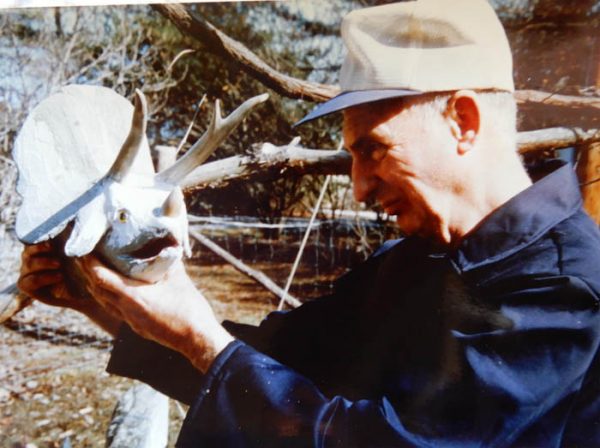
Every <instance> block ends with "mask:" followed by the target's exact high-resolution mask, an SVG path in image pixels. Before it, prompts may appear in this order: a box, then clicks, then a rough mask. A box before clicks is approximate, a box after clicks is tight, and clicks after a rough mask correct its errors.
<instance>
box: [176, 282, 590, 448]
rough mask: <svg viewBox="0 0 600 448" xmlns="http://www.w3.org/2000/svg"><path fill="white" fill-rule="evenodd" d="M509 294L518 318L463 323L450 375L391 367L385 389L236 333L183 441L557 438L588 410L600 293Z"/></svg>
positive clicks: (466, 442) (539, 442) (538, 442)
mask: <svg viewBox="0 0 600 448" xmlns="http://www.w3.org/2000/svg"><path fill="white" fill-rule="evenodd" d="M499 300H501V301H502V302H503V306H505V307H506V311H507V313H508V314H509V315H510V316H511V317H512V318H513V319H514V322H515V326H514V327H513V328H510V329H504V330H495V331H483V332H470V333H463V332H460V331H452V333H451V336H452V338H453V339H454V341H455V342H456V343H457V347H459V356H457V357H456V360H457V362H458V364H457V365H454V366H450V367H449V369H448V370H447V371H446V372H445V373H446V376H445V378H444V380H443V381H441V380H440V377H436V378H433V379H432V381H431V382H429V383H428V384H427V385H426V386H423V384H418V383H413V384H410V383H409V382H408V379H409V378H408V377H407V376H406V375H403V374H402V373H401V372H397V374H393V373H392V374H390V375H389V376H387V377H386V379H385V381H386V384H385V391H384V392H383V393H382V394H381V396H380V397H378V398H370V399H353V400H350V399H347V398H346V397H344V396H341V395H337V396H331V395H326V394H324V393H323V392H322V390H321V389H320V388H319V387H317V385H316V384H315V382H314V381H312V380H311V379H309V378H307V377H306V376H304V375H301V374H299V373H298V372H297V371H295V370H293V369H291V368H290V367H289V366H286V365H283V364H281V363H280V362H278V361H276V360H275V359H273V358H271V357H269V356H266V355H265V354H263V353H260V352H258V351H256V350H254V349H253V348H251V347H249V346H248V345H246V344H243V343H240V342H235V343H233V344H231V345H230V346H228V347H227V349H226V350H225V351H224V352H222V353H221V354H220V356H219V357H218V358H217V359H216V361H215V362H214V363H213V365H212V367H211V369H210V370H209V371H208V373H207V374H206V375H205V377H204V378H203V379H202V382H201V385H200V390H201V391H200V395H199V396H198V398H197V400H196V402H195V403H194V404H193V405H192V407H191V408H190V412H189V414H188V416H187V419H186V422H185V424H184V427H183V429H182V432H181V435H180V439H179V444H180V446H199V445H202V444H203V443H204V444H206V446H222V447H227V446H231V447H237V446H303V447H305V446H306V447H307V446H315V447H323V446H340V447H354V446H386V447H388V446H482V445H483V446H514V445H516V446H558V445H560V444H561V441H562V437H563V430H564V428H565V425H566V422H567V421H568V420H569V418H571V419H574V418H576V412H579V411H578V406H577V404H576V403H577V401H578V400H579V398H578V397H579V396H582V395H584V394H585V391H586V390H587V389H586V388H587V387H588V383H589V381H590V380H593V377H594V376H596V375H597V374H598V372H591V371H589V369H590V365H591V364H592V362H593V359H594V357H595V354H596V353H597V348H598V341H599V335H598V333H599V328H598V311H597V304H598V302H597V298H596V297H595V296H594V295H593V294H591V293H590V291H589V290H588V289H587V287H586V285H585V284H584V283H583V282H581V281H580V280H579V279H577V278H573V277H567V276H565V277H550V278H532V279H528V280H527V284H526V290H520V291H507V292H506V293H505V294H504V295H503V296H502V297H500V298H499ZM423 378H425V375H423V376H422V377H419V378H417V380H419V379H423ZM342 380H343V378H342ZM418 390H421V391H424V393H420V394H419V393H417V391H418ZM423 397H427V400H419V399H422V398H423ZM586 397H587V395H586ZM585 401H586V402H590V401H591V406H590V405H586V413H587V414H589V412H590V409H592V410H593V409H596V408H597V407H598V405H599V404H600V398H599V397H598V396H594V397H587V398H586V400H585ZM588 404H589V403H588ZM588 417H589V415H588ZM571 424H572V425H576V422H571ZM579 434H580V435H581V434H585V436H581V437H580V439H579V440H580V441H581V440H585V441H586V443H587V445H588V446H595V445H596V444H597V443H598V437H599V436H600V433H599V431H598V430H597V429H595V427H585V428H583V427H581V428H580V429H579Z"/></svg>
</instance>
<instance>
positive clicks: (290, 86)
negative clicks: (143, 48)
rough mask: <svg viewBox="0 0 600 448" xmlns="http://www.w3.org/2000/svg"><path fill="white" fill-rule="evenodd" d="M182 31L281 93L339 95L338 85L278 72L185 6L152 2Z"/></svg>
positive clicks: (308, 96)
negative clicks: (194, 14)
mask: <svg viewBox="0 0 600 448" xmlns="http://www.w3.org/2000/svg"><path fill="white" fill-rule="evenodd" d="M152 6H153V8H154V9H156V10H157V11H159V12H160V13H161V14H162V15H163V16H165V17H166V18H167V19H169V20H170V21H171V22H173V24H175V26H176V27H177V28H179V30H180V31H181V32H182V33H183V34H186V35H188V36H191V37H193V38H195V39H197V40H198V41H200V42H201V43H203V44H204V45H206V47H207V48H208V49H209V50H210V51H212V52H213V53H215V54H217V55H219V56H223V57H226V58H227V59H229V60H231V61H233V62H236V63H238V64H240V66H241V68H242V69H243V70H244V71H246V72H247V73H248V74H250V75H251V76H252V77H254V78H256V79H257V80H258V81H260V82H262V83H263V84H264V85H265V86H267V87H269V88H270V89H273V90H274V91H276V92H277V93H279V94H281V95H285V96H288V97H291V98H297V99H306V100H311V101H317V102H320V101H326V100H328V99H329V98H332V97H333V96H335V95H337V94H338V93H339V89H338V88H337V87H335V86H330V85H326V84H317V83H312V82H309V81H304V80H300V79H296V78H292V77H291V76H288V75H285V74H283V73H280V72H278V71H277V70H275V69H274V68H273V67H271V66H269V65H268V64H266V63H265V62H264V61H263V60H262V59H260V58H259V57H258V56H257V55H256V54H254V53H253V52H252V51H250V50H249V49H248V48H247V47H245V46H244V45H243V44H241V43H240V42H238V41H236V40H234V39H232V38H230V37H229V36H227V35H226V34H225V33H223V32H222V31H220V30H219V29H217V28H216V27H215V26H213V25H212V24H211V23H209V22H208V21H207V20H205V19H202V18H200V17H197V16H193V15H192V14H191V12H190V11H189V10H188V9H187V8H186V7H185V6H183V5H177V4H161V5H152Z"/></svg>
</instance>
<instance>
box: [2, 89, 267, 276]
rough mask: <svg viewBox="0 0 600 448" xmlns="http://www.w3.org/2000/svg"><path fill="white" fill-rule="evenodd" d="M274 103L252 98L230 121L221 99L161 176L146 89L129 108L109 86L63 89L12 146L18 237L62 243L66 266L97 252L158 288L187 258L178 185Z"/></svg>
mask: <svg viewBox="0 0 600 448" xmlns="http://www.w3.org/2000/svg"><path fill="white" fill-rule="evenodd" d="M267 98H268V95H267V94H264V95H260V96H257V97H254V98H251V99H249V100H248V101H246V102H245V103H243V104H242V105H241V106H240V107H239V108H238V109H236V110H235V111H234V112H232V113H231V114H230V115H229V116H227V117H226V118H222V117H221V114H220V107H219V102H218V101H217V102H216V104H215V112H214V116H213V118H212V121H211V124H210V126H209V128H208V130H207V131H206V132H205V134H204V135H203V136H202V137H201V138H200V139H199V140H198V141H197V142H196V143H195V144H194V145H193V146H192V148H190V149H189V150H188V151H187V152H186V154H185V155H184V156H183V157H181V158H180V159H179V160H177V161H176V162H175V163H174V164H173V165H172V166H170V167H168V168H166V169H164V170H163V171H161V172H159V173H155V172H154V169H153V165H152V161H151V157H150V151H149V147H148V142H147V140H146V120H147V106H146V100H145V97H144V95H143V94H142V92H141V91H139V90H137V91H136V98H135V107H132V105H131V104H130V103H129V101H127V100H126V99H125V98H124V97H122V96H120V95H118V94H117V93H115V92H113V91H112V90H110V89H107V88H104V87H94V86H81V85H71V86H67V87H64V88H62V89H61V90H60V91H59V92H58V93H56V94H54V95H52V96H50V97H48V98H47V99H45V100H43V101H42V102H41V103H40V104H39V105H38V106H37V107H36V108H35V109H34V110H33V111H32V112H31V114H30V115H29V116H28V118H27V120H26V121H25V124H24V125H23V128H22V129H21V131H20V133H19V135H18V137H17V140H16V143H15V148H14V152H13V157H14V160H15V162H16V163H17V167H18V169H19V181H18V185H17V191H18V192H19V193H20V194H21V196H22V197H23V203H22V206H21V208H20V210H19V212H18V215H17V222H16V232H17V236H18V237H19V239H20V240H21V241H23V242H24V243H27V244H32V243H38V242H41V241H45V240H48V239H54V240H55V241H57V242H59V244H61V246H62V245H63V244H64V253H65V255H66V256H67V259H68V258H69V257H80V256H83V255H85V254H88V253H90V252H92V251H93V250H96V252H97V253H99V254H100V255H101V256H102V257H103V258H104V259H105V261H106V262H108V263H109V264H110V265H112V266H113V267H114V268H116V269H117V270H118V271H120V272H121V273H123V274H125V275H127V276H130V277H133V278H137V279H141V280H145V281H149V282H154V281H157V280H158V279H160V278H161V277H162V276H163V275H164V273H165V272H166V271H167V270H168V268H169V266H171V265H172V263H173V262H174V261H175V260H177V259H179V258H181V257H182V256H183V254H184V253H185V254H188V255H189V250H190V247H189V240H188V223H187V214H186V207H185V203H184V200H183V194H182V192H181V189H180V188H179V186H178V185H179V184H180V183H181V182H182V181H183V179H184V178H185V176H186V175H187V174H189V173H190V172H191V171H193V170H194V168H196V167H197V166H198V165H200V164H201V163H203V162H204V161H205V160H206V159H207V158H208V157H209V156H210V155H211V154H212V153H213V152H214V150H215V149H216V148H217V147H218V145H219V144H220V143H221V142H222V141H223V140H225V139H226V138H227V136H228V135H229V134H230V133H231V132H232V131H233V130H234V129H235V128H236V127H237V125H239V124H240V123H241V122H242V121H243V119H244V117H245V116H246V115H247V114H248V113H249V111H250V110H251V109H252V108H253V107H254V106H256V105H257V104H259V103H262V102H264V101H266V99H267ZM119 148H120V150H119ZM73 266H74V264H73V263H72V262H71V265H70V267H69V269H70V270H71V269H73ZM72 274H73V275H74V277H77V275H78V274H77V272H72Z"/></svg>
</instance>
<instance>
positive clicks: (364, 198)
mask: <svg viewBox="0 0 600 448" xmlns="http://www.w3.org/2000/svg"><path fill="white" fill-rule="evenodd" d="M376 187H377V177H376V176H375V175H374V174H373V170H372V169H371V167H370V166H369V163H368V162H365V161H361V160H359V159H358V158H356V159H353V160H352V188H353V190H354V199H355V200H356V201H358V202H368V201H370V200H373V199H375V198H374V196H375V189H376Z"/></svg>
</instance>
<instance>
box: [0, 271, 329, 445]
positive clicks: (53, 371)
mask: <svg viewBox="0 0 600 448" xmlns="http://www.w3.org/2000/svg"><path fill="white" fill-rule="evenodd" d="M253 267H255V268H258V269H261V270H263V271H264V272H265V273H266V274H267V275H269V276H270V277H271V278H274V279H278V280H277V281H278V282H279V284H283V283H282V282H281V278H285V272H287V271H288V270H289V264H285V265H283V264H275V263H262V264H261V263H257V264H256V265H253ZM188 269H189V272H190V274H191V275H192V276H193V278H194V279H196V281H197V284H198V286H199V288H200V289H201V290H202V291H203V292H204V293H205V295H206V296H207V298H208V299H209V301H210V302H211V304H212V306H213V308H214V310H215V313H216V314H217V315H218V317H219V318H220V319H231V320H235V321H238V322H245V323H258V322H259V321H260V320H261V319H262V318H263V317H264V316H265V315H266V314H267V313H268V312H270V311H272V310H274V309H276V307H277V303H278V301H277V299H276V298H275V297H274V296H273V295H272V294H270V293H269V292H268V291H266V290H264V289H263V288H262V287H261V286H258V285H257V284H256V283H255V282H254V281H253V280H251V279H249V278H247V277H245V276H243V275H241V274H240V273H238V272H237V271H236V270H235V269H234V268H233V267H231V266H230V265H226V264H222V263H216V262H215V261H214V260H210V261H208V262H200V261H199V260H192V262H191V263H189V264H188ZM338 273H339V272H338ZM338 273H332V272H329V273H327V274H322V275H321V276H320V278H314V276H310V277H308V276H306V275H304V274H306V273H303V271H302V269H300V271H299V273H298V275H297V280H296V282H295V288H294V289H292V291H291V292H292V293H293V294H297V295H298V296H299V297H307V296H311V295H317V294H318V293H319V292H327V290H328V286H327V284H328V282H329V280H331V278H332V276H335V275H337V274H338ZM303 293H305V294H303ZM0 339H1V340H2V343H1V348H0V361H1V362H0V447H11V448H16V447H19V448H20V447H27V448H34V447H39V448H41V447H62V446H64V445H63V444H65V440H66V439H68V441H69V442H70V443H71V446H73V447H102V446H104V444H105V438H106V430H107V427H108V423H109V421H110V417H111V414H112V411H113V409H114V406H115V404H116V402H117V400H118V399H119V397H120V396H121V395H122V394H123V393H124V392H125V391H126V390H127V389H128V388H130V387H131V386H132V385H133V384H135V382H134V381H132V380H129V379H125V378H120V377H116V376H111V375H108V374H107V373H105V372H104V368H105V366H106V362H107V360H108V356H109V352H110V347H111V343H110V339H109V338H108V336H107V335H105V334H104V333H102V331H101V330H99V329H97V328H95V327H94V326H93V325H92V324H89V323H88V321H87V320H86V319H85V318H83V317H81V316H79V315H77V314H76V313H74V312H72V311H69V310H60V309H55V308H51V307H48V306H45V305H43V304H38V303H36V304H34V305H32V306H30V307H29V308H28V309H26V310H24V311H22V312H21V313H20V314H19V315H18V316H16V317H15V318H13V319H12V320H11V321H10V322H8V323H7V324H5V325H4V326H0ZM184 412H185V409H183V408H182V406H181V405H179V404H178V403H175V402H174V401H173V400H171V401H170V416H171V419H170V425H171V428H170V437H169V446H173V444H174V443H175V440H176V436H177V433H178V429H179V427H180V425H181V422H182V416H183V413H184ZM65 445H66V444H65Z"/></svg>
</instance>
